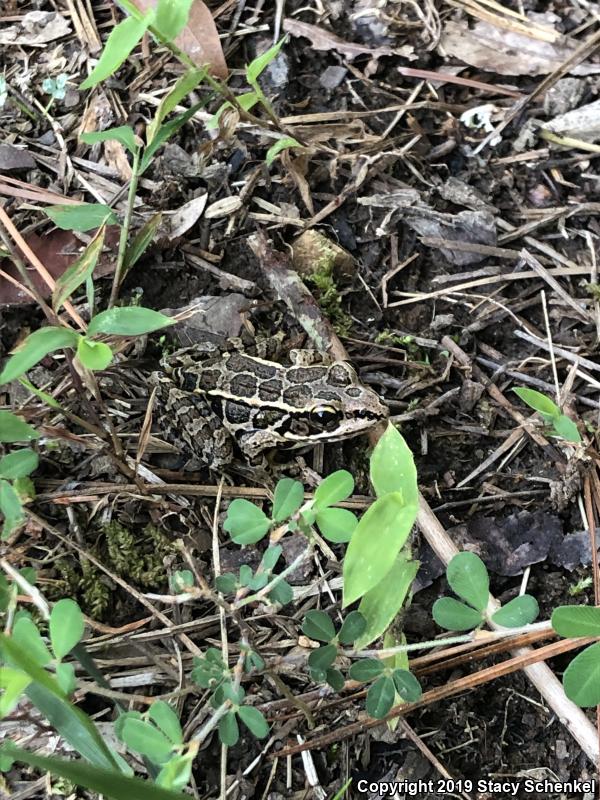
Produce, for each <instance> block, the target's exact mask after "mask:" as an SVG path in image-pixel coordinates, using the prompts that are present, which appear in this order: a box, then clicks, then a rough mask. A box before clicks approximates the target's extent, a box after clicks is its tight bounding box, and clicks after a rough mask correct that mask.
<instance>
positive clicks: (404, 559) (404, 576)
mask: <svg viewBox="0 0 600 800" xmlns="http://www.w3.org/2000/svg"><path fill="white" fill-rule="evenodd" d="M418 569H419V562H418V561H410V560H409V558H408V555H407V554H406V553H405V552H404V551H403V550H401V551H400V552H399V553H398V555H397V556H396V560H395V562H394V564H393V566H392V568H391V570H390V571H389V572H388V574H387V576H386V579H385V580H384V581H381V582H380V583H378V584H377V586H375V587H374V588H373V589H371V590H370V591H368V592H367V593H366V594H365V595H364V596H363V597H362V599H361V601H360V605H359V607H358V610H359V611H360V613H361V614H362V615H363V617H364V618H365V619H366V621H367V628H366V630H365V632H364V634H363V635H362V636H361V637H360V639H359V640H358V641H357V642H355V645H354V646H355V647H356V648H357V649H358V650H362V649H364V648H365V647H367V646H368V645H370V644H371V642H374V641H375V639H378V638H379V637H380V636H382V635H383V634H384V633H385V631H386V630H387V629H388V628H389V626H390V625H391V624H392V621H393V620H394V619H395V618H396V615H397V614H398V612H399V610H400V609H401V607H402V604H403V603H404V601H405V599H406V597H407V595H408V591H409V589H410V587H411V584H412V582H413V581H414V579H415V576H416V574H417V571H418Z"/></svg>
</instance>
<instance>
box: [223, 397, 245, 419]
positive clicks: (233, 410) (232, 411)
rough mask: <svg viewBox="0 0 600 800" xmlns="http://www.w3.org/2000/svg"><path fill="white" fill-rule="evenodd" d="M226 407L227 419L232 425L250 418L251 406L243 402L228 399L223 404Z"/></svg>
mask: <svg viewBox="0 0 600 800" xmlns="http://www.w3.org/2000/svg"><path fill="white" fill-rule="evenodd" d="M223 405H224V407H225V409H224V410H225V419H226V420H227V421H228V422H231V424H232V425H241V424H243V423H245V422H248V421H249V420H250V408H249V406H245V405H243V404H242V403H234V402H233V401H232V400H227V402H226V403H224V404H223Z"/></svg>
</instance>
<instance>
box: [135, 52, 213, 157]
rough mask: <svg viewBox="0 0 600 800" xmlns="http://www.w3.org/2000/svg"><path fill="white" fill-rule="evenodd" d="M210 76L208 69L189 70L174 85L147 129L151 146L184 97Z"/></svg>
mask: <svg viewBox="0 0 600 800" xmlns="http://www.w3.org/2000/svg"><path fill="white" fill-rule="evenodd" d="M207 74H208V68H207V67H202V68H201V69H188V71H187V72H184V73H183V75H181V76H180V77H179V78H178V80H177V81H176V82H175V84H174V85H173V88H172V89H171V91H170V92H168V93H167V94H166V95H165V96H164V97H163V99H162V100H161V101H160V104H159V106H158V108H157V109H156V112H155V114H154V117H153V119H152V122H151V123H150V124H149V125H148V127H147V128H146V142H147V143H148V144H150V143H151V142H152V140H153V139H154V137H155V136H156V132H157V130H158V128H159V127H160V124H161V123H162V121H163V120H164V119H165V117H167V116H168V115H169V114H170V113H171V112H172V111H174V110H175V108H176V106H178V105H179V104H180V103H181V101H182V100H183V98H184V97H187V95H188V94H189V93H190V92H192V91H193V90H194V89H195V88H196V86H198V84H199V83H201V82H202V81H203V80H204V78H205V77H206V76H207Z"/></svg>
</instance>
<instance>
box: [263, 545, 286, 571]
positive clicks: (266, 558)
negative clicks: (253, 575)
mask: <svg viewBox="0 0 600 800" xmlns="http://www.w3.org/2000/svg"><path fill="white" fill-rule="evenodd" d="M282 552H283V548H282V547H281V545H280V544H274V545H271V547H267V549H266V550H265V552H264V553H263V557H262V559H261V562H260V563H261V564H262V567H263V569H264V570H266V571H267V572H271V571H272V570H273V569H274V567H275V565H276V564H277V562H278V561H279V558H280V556H281V553H282Z"/></svg>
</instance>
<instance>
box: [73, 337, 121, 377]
mask: <svg viewBox="0 0 600 800" xmlns="http://www.w3.org/2000/svg"><path fill="white" fill-rule="evenodd" d="M77 358H78V359H79V362H80V364H82V365H83V366H84V367H87V369H91V370H92V371H95V370H102V369H106V368H107V367H108V365H109V364H110V362H111V361H112V358H113V351H112V350H111V349H110V347H109V346H108V345H107V344H105V343H104V342H94V341H92V339H88V338H87V337H84V336H82V337H81V339H80V340H79V343H78V345H77Z"/></svg>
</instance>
